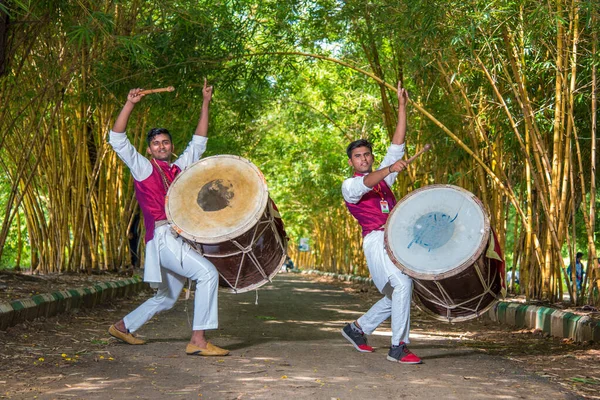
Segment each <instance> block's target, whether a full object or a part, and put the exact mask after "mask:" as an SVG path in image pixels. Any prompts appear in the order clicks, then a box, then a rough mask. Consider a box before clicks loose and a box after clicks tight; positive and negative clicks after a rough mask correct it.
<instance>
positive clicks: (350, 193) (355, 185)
mask: <svg viewBox="0 0 600 400" xmlns="http://www.w3.org/2000/svg"><path fill="white" fill-rule="evenodd" d="M404 149H405V144H404V143H402V144H393V143H392V144H391V145H390V147H388V151H387V153H386V154H385V157H384V158H383V161H382V162H381V165H380V166H379V168H377V170H380V169H383V168H387V167H389V166H390V165H392V164H393V163H395V162H396V161H398V160H400V159H401V158H402V157H404ZM365 176H367V175H362V176H353V177H352V178H348V179H346V180H345V181H344V183H343V184H342V196H344V200H346V201H347V202H348V203H351V204H356V203H358V202H359V201H360V199H361V198H362V197H363V196H364V195H365V194H366V193H368V192H369V191H371V190H373V188H370V187H367V186H366V185H365V183H364V180H365ZM397 176H398V173H397V172H393V173H391V174H389V175H388V176H386V177H385V178H384V181H385V183H387V185H388V186H389V187H390V188H391V187H392V185H393V184H394V182H395V181H396V177H397Z"/></svg>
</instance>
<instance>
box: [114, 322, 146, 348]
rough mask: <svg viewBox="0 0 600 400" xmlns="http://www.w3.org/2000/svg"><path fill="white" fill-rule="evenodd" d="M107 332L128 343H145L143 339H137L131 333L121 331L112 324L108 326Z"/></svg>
mask: <svg viewBox="0 0 600 400" xmlns="http://www.w3.org/2000/svg"><path fill="white" fill-rule="evenodd" d="M108 333H109V335H110V336H112V337H114V338H117V339H119V340H121V341H123V342H125V343H129V344H145V343H146V341H145V340H142V339H138V338H136V337H135V336H133V335H132V334H131V333H123V332H121V331H120V330H118V329H117V328H115V326H114V325H111V326H110V328H108Z"/></svg>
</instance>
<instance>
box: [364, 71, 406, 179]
mask: <svg viewBox="0 0 600 400" xmlns="http://www.w3.org/2000/svg"><path fill="white" fill-rule="evenodd" d="M407 102H408V92H407V91H406V89H404V88H403V87H402V82H398V124H397V125H396V131H395V132H394V136H393V137H392V144H395V145H401V144H403V143H404V138H405V137H406V103H407ZM390 151H391V150H390ZM388 154H389V153H388ZM403 155H404V150H401V152H400V153H399V155H398V156H399V157H398V158H400V157H402V156H403ZM386 158H387V156H386ZM392 160H393V159H392ZM388 162H389V161H388ZM383 165H384V167H382V168H380V169H378V170H377V171H373V172H371V173H370V174H369V175H367V176H365V179H364V184H365V186H367V187H370V188H372V187H373V186H375V185H377V184H378V183H379V182H381V181H382V180H384V179H385V178H386V177H388V176H389V175H391V174H394V173H398V172H400V171H403V170H405V169H406V166H407V165H408V164H407V162H406V161H404V160H396V161H395V162H393V163H392V164H391V165H387V166H385V165H386V162H384V163H383ZM393 178H394V179H395V176H394V177H393ZM392 182H393V180H392ZM388 184H391V182H388Z"/></svg>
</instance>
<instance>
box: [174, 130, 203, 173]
mask: <svg viewBox="0 0 600 400" xmlns="http://www.w3.org/2000/svg"><path fill="white" fill-rule="evenodd" d="M206 142H208V138H207V137H206V136H200V135H194V136H192V140H190V143H189V144H188V146H187V147H186V149H185V150H184V152H183V153H182V154H181V155H180V156H179V158H178V159H177V161H175V162H174V164H175V165H177V166H178V167H179V168H181V170H182V171H183V170H184V169H186V168H187V167H189V166H190V165H192V164H193V163H195V162H196V161H198V160H199V159H200V157H202V154H204V152H205V151H206Z"/></svg>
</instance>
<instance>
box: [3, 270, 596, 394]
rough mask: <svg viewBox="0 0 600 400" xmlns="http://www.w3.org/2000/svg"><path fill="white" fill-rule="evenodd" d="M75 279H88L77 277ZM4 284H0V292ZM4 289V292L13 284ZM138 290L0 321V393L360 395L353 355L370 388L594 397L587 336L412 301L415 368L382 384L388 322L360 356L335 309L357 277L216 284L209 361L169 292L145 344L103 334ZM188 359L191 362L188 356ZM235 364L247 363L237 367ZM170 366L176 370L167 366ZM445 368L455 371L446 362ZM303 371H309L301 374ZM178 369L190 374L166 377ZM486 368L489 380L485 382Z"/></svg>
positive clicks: (356, 297) (356, 289) (390, 371)
mask: <svg viewBox="0 0 600 400" xmlns="http://www.w3.org/2000/svg"><path fill="white" fill-rule="evenodd" d="M2 277H3V278H4V275H3V276H2ZM13 278H14V277H13ZM13 278H11V279H13ZM95 278H96V277H91V279H92V280H93V279H95ZM105 278H106V277H103V279H105ZM112 278H113V279H114V277H112ZM57 279H58V278H57ZM79 279H81V278H79ZM113 279H106V280H113ZM60 280H61V284H70V285H74V283H75V282H69V283H67V282H66V281H67V280H68V279H64V276H63V277H61V278H60ZM28 282H29V281H28ZM32 282H35V281H32ZM13 283H14V280H13ZM77 283H81V284H82V285H81V286H88V284H87V282H82V281H79V282H77ZM0 285H7V286H10V285H11V280H10V279H2V280H0ZM19 285H20V286H19V287H20V288H21V289H19V290H23V293H28V294H29V293H33V294H35V292H36V291H37V292H40V291H41V292H45V291H48V290H46V289H47V286H43V287H38V288H35V287H34V285H30V284H29V283H23V282H20V283H19ZM56 285H57V283H56V282H55V283H53V284H52V286H51V287H52V290H56V289H57V286H56ZM15 286H16V285H15ZM70 287H73V286H70ZM13 288H14V286H13ZM5 290H6V288H3V287H2V286H0V292H2V293H3V296H5V295H6V292H5ZM287 291H290V293H296V292H297V293H302V296H303V297H299V298H298V301H299V302H298V303H296V302H295V301H296V300H293V299H295V297H293V296H288V295H286V292H287ZM11 293H12V294H11V297H12V296H15V293H17V291H15V290H13V291H12V292H11ZM149 295H151V293H150V292H149V291H148V292H145V293H141V294H140V295H138V296H136V297H135V298H131V299H123V300H119V301H116V302H115V303H113V304H109V305H105V306H100V307H98V308H96V309H93V310H79V311H77V312H73V313H70V314H66V315H61V316H57V317H53V318H50V319H48V320H38V321H34V322H29V323H25V324H20V325H17V326H15V327H11V328H9V329H8V330H7V331H6V332H0V398H40V399H41V398H52V399H54V398H169V397H170V398H232V399H233V398H240V399H241V398H283V397H289V396H294V397H295V398H327V399H331V398H361V397H365V393H364V392H362V390H363V388H361V387H360V385H355V386H352V385H354V384H353V383H352V382H357V380H356V377H357V375H353V374H355V373H356V372H355V371H354V368H355V367H356V365H355V364H357V365H358V363H363V364H361V365H362V367H361V368H363V367H364V369H363V370H362V372H361V373H360V375H359V376H360V377H361V378H360V379H358V382H360V381H361V380H362V381H363V383H365V384H367V383H369V384H371V386H372V387H373V391H372V393H373V395H370V397H371V398H386V397H385V396H388V397H387V398H390V396H392V397H395V398H401V397H407V398H415V397H417V398H418V397H420V396H419V395H418V393H422V392H420V391H418V390H417V388H418V389H419V390H422V389H423V387H424V386H423V385H426V387H427V388H428V390H435V386H436V385H435V384H432V382H435V381H436V380H442V382H443V381H444V380H445V379H447V383H445V384H444V385H440V389H439V390H441V392H440V393H438V394H437V395H435V394H430V395H432V396H436V397H439V398H466V397H465V396H467V397H469V398H475V397H479V398H549V396H550V397H552V398H594V399H600V346H599V345H598V344H590V343H587V344H578V343H571V342H569V341H565V340H559V339H555V338H551V337H548V336H546V335H543V334H541V333H539V332H534V331H530V330H515V329H513V328H511V327H507V326H501V325H498V324H496V323H493V322H490V321H484V320H475V321H469V322H464V323H460V324H447V323H440V322H438V321H434V320H432V319H431V318H430V317H428V316H425V315H424V314H423V313H421V312H419V311H418V310H416V309H414V310H413V312H412V318H411V321H412V323H411V337H414V339H413V343H414V345H411V347H412V349H413V350H414V351H415V352H416V353H417V354H419V355H420V356H421V357H423V358H424V360H425V364H423V367H421V366H419V367H417V368H420V369H418V370H417V369H415V370H414V371H418V373H416V372H414V371H413V370H411V371H413V373H412V374H410V375H411V377H412V380H411V381H410V382H408V381H406V385H408V386H407V387H406V388H405V389H403V390H401V391H400V392H398V393H397V392H389V389H388V388H387V387H385V388H384V387H382V386H383V385H384V384H385V383H386V382H400V381H402V379H406V378H403V377H404V376H405V375H406V369H401V370H398V369H397V367H396V366H394V365H390V364H392V363H389V362H383V361H382V362H379V361H380V360H381V357H382V356H383V359H384V360H385V357H384V354H383V355H382V354H381V353H385V348H384V347H385V346H387V342H388V341H389V339H388V337H386V336H385V335H386V331H388V332H389V324H388V325H387V326H383V327H382V329H381V331H382V333H381V334H380V335H379V334H378V335H372V336H371V343H372V344H374V345H375V346H378V345H379V348H378V349H377V354H378V355H377V357H378V358H368V359H367V358H365V357H364V356H365V355H364V354H360V353H357V352H354V351H353V350H352V348H351V346H349V345H348V344H347V343H344V341H343V339H341V335H339V327H340V324H343V321H344V320H347V321H350V320H352V319H354V318H356V316H358V315H360V312H364V311H366V309H367V306H368V305H369V304H372V303H374V302H375V301H376V300H378V299H379V297H380V295H379V293H378V292H377V291H376V289H374V288H373V287H372V286H368V285H361V284H355V283H350V282H339V281H335V280H331V279H328V278H316V277H307V276H298V275H296V274H280V275H279V276H278V277H276V279H275V282H274V283H273V284H270V285H266V286H264V287H263V288H261V290H260V291H259V305H255V294H254V292H252V293H247V294H243V295H230V294H223V293H222V294H220V309H221V311H220V313H221V314H220V315H222V316H223V317H221V319H222V320H223V323H222V325H223V326H225V328H220V329H219V330H218V331H216V332H214V333H213V334H212V335H213V336H212V338H213V339H212V340H215V343H216V344H217V345H224V346H225V347H228V348H230V350H232V355H231V356H229V357H226V358H224V359H222V360H210V361H207V360H206V359H204V360H200V361H196V360H190V357H186V356H185V355H183V358H182V354H181V353H182V348H183V347H184V346H185V343H186V341H187V337H189V327H188V321H186V320H185V317H183V315H187V318H188V319H189V318H190V317H191V312H190V310H189V309H190V308H192V307H193V303H191V302H185V301H180V302H179V303H178V306H177V310H175V309H174V310H173V311H171V312H168V313H165V314H161V315H160V316H157V317H155V318H154V319H153V320H152V321H150V322H149V323H148V324H147V325H146V326H144V327H143V328H142V330H141V331H140V334H141V335H142V336H145V337H146V338H147V339H149V342H150V343H149V344H148V345H146V346H127V345H123V344H120V343H118V342H116V341H115V340H113V339H110V338H109V337H108V335H107V333H106V329H107V327H108V326H109V325H110V324H111V323H113V322H115V321H116V320H117V319H118V318H120V317H122V316H123V315H124V313H126V312H127V311H130V310H131V309H133V308H134V307H135V306H136V305H137V304H139V303H141V302H142V301H143V300H144V299H145V298H147V297H148V296H149ZM310 296H312V297H310ZM315 296H316V297H315ZM261 298H262V299H261ZM292 300H293V301H292ZM311 301H312V303H311ZM334 301H335V302H334ZM265 303H273V304H265ZM304 306H306V307H307V308H306V309H303V307H304ZM332 313H334V314H332ZM287 314H289V316H287V317H284V316H283V315H287ZM312 314H314V315H312ZM331 315H335V316H336V317H335V318H338V319H339V318H343V319H340V320H338V321H335V323H334V322H331V323H329V324H325V325H327V328H323V329H320V330H318V331H313V328H314V327H315V326H318V325H319V323H318V322H313V321H323V320H327V319H330V318H332V317H331ZM344 315H346V317H343V316H344ZM236 324H238V325H240V326H237V327H236ZM315 324H316V325H315ZM329 325H331V326H329ZM379 331H380V330H378V331H377V332H379ZM377 332H376V333H377ZM287 339H289V341H288V340H287ZM302 346H307V347H306V350H305V351H304V352H305V353H313V352H314V353H315V355H314V356H315V357H317V358H319V357H324V358H325V361H320V362H319V363H317V362H313V361H310V360H313V359H314V357H312V358H311V357H307V358H306V359H304V358H303V350H302ZM298 347H300V348H298ZM308 349H311V350H308ZM298 352H299V353H298ZM330 352H331V353H330ZM330 354H331V355H330ZM265 355H270V356H265ZM309 355H310V354H307V356H309ZM369 356H373V355H369ZM346 359H347V361H340V360H346ZM195 362H200V363H202V364H201V365H202V366H198V367H193V365H195V364H194V363H195ZM344 362H345V363H349V364H347V365H346V369H348V368H350V370H351V371H350V372H351V373H349V372H345V370H344V369H341V370H340V368H341V367H340V364H341V366H342V367H343V366H344ZM311 363H312V364H311ZM463 364H464V365H463ZM467 364H471V365H467ZM243 365H245V367H248V368H250V371H241V370H239V368H238V367H240V366H243ZM245 367H244V368H245ZM404 367H407V366H402V368H404ZM178 368H179V369H181V368H183V370H180V371H179V372H178V373H177V374H176V373H175V372H176V370H177V369H178ZM453 368H458V370H457V371H454V372H452V370H453ZM468 368H471V370H469V369H468ZM196 369H197V370H196ZM463 369H464V371H463ZM307 371H308V372H307ZM397 371H401V372H397ZM461 371H462V372H461ZM446 372H447V373H446ZM451 372H452V373H451ZM309 373H311V374H312V375H314V376H312V375H311V377H310V378H308V377H307V376H308V375H309ZM190 374H192V375H190ZM194 374H196V375H194ZM223 375H225V378H223ZM227 375H230V376H231V379H233V380H234V381H235V382H236V384H239V382H242V383H243V385H242V386H241V387H237V386H235V387H232V384H231V382H230V383H227V382H226V381H223V379H226V376H227ZM413 375H414V376H413ZM446 375H448V376H446ZM183 376H185V377H187V378H186V379H191V380H192V381H194V382H200V383H197V385H196V386H194V385H191V386H185V385H181V384H180V383H178V384H177V385H176V383H177V382H179V381H181V380H182V379H184V378H182V377H183ZM375 376H377V379H375ZM486 376H487V377H488V379H490V382H496V383H494V384H491V383H489V382H487V383H486V382H485V380H486V379H485V378H486ZM371 378H372V381H371ZM492 378H494V379H492ZM398 379H400V381H398ZM377 382H380V385H379V386H378V383H377ZM486 385H487V386H486ZM489 385H491V386H489ZM442 386H443V387H442ZM144 387H148V388H152V389H153V392H151V393H153V394H150V393H145V392H142V393H140V392H139V390H140V388H142V389H143V388H144ZM375 389H376V390H375ZM386 390H387V392H386ZM411 390H414V392H411ZM501 390H504V391H506V393H504V392H501ZM376 393H379V394H381V396H382V397H380V396H378V395H376ZM386 393H387V394H386ZM399 393H400V394H399ZM432 393H435V392H432ZM559 394H560V395H559ZM536 396H537V397H536ZM556 396H558V397H556ZM422 398H424V397H422ZM429 398H431V397H429Z"/></svg>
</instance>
